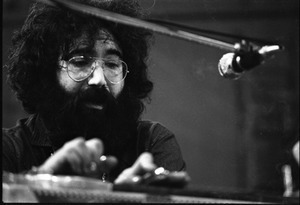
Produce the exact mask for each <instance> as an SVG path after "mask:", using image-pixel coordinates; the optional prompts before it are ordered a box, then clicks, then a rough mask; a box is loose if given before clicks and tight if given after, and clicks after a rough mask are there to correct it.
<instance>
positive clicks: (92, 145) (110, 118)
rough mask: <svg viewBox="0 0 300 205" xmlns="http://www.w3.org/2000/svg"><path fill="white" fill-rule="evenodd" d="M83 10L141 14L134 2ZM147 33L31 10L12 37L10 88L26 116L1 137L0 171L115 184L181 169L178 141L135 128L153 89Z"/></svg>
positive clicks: (142, 124) (41, 7)
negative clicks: (159, 169) (158, 171)
mask: <svg viewBox="0 0 300 205" xmlns="http://www.w3.org/2000/svg"><path fill="white" fill-rule="evenodd" d="M83 3H85V4H88V5H92V6H94V7H98V8H102V9H106V10H109V11H113V12H117V13H121V14H124V15H129V16H132V17H137V18H140V17H141V16H142V13H141V9H140V7H139V5H138V4H137V2H136V1H132V0H109V1H107V0H105V1H101V0H99V1H95V0H94V1H93V0H90V1H83ZM151 35H152V34H151V33H150V32H148V31H145V30H143V29H137V28H132V27H127V26H123V25H119V24H116V23H112V22H108V21H105V20H101V19H96V18H93V17H91V16H86V15H82V14H78V13H73V12H70V11H66V10H62V9H60V8H57V7H52V6H48V5H45V4H42V3H35V4H34V5H33V7H32V8H31V9H30V11H29V15H28V17H27V19H26V21H25V23H24V25H23V27H22V28H21V29H20V31H18V32H17V33H16V34H15V35H14V37H13V47H12V49H11V52H10V56H9V59H10V61H9V64H8V73H9V75H8V80H9V83H10V85H11V87H12V88H13V90H14V91H15V93H16V95H17V97H18V99H19V100H20V101H21V102H22V105H23V107H24V109H25V110H26V111H27V112H28V113H29V114H31V116H30V117H29V118H28V119H22V120H20V121H19V122H18V124H17V125H16V126H15V127H13V128H10V129H3V134H2V135H3V138H2V140H3V142H2V146H3V149H2V150H3V155H2V156H3V157H2V160H3V165H2V166H3V170H5V171H9V172H14V173H20V172H23V173H26V172H28V171H29V172H31V173H33V172H34V173H51V174H70V175H71V174H74V175H81V176H90V177H97V178H102V179H103V180H108V181H112V182H113V181H115V182H117V183H118V182H124V181H126V180H131V179H133V178H134V177H141V176H142V174H144V173H145V172H148V171H153V170H154V169H155V168H156V167H160V166H161V167H164V168H165V169H167V170H170V171H183V170H185V163H184V161H183V159H182V156H181V152H180V148H179V146H178V144H177V142H176V139H175V137H174V135H173V134H172V133H171V132H170V131H168V130H167V129H166V128H165V127H163V126H162V125H161V124H159V123H154V122H151V121H141V120H140V116H141V113H142V112H143V110H144V104H143V102H144V100H145V99H149V94H150V92H151V90H152V87H153V84H152V82H151V81H149V79H148V78H147V65H146V60H147V56H148V41H149V40H150V39H151ZM102 155H106V156H114V157H115V158H116V159H117V161H118V163H117V165H116V166H115V164H116V162H115V161H116V160H115V158H114V157H108V158H107V160H106V165H103V163H101V160H99V158H101V156H102ZM102 158H103V156H102ZM99 167H102V168H101V169H100V170H99ZM112 167H114V168H112ZM135 179H136V178H135Z"/></svg>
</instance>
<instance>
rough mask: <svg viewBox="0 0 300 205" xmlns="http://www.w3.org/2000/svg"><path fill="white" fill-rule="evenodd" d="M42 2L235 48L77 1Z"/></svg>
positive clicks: (179, 36)
mask: <svg viewBox="0 0 300 205" xmlns="http://www.w3.org/2000/svg"><path fill="white" fill-rule="evenodd" d="M39 1H40V2H42V3H45V4H48V5H52V6H57V7H63V8H67V9H70V10H73V11H77V12H80V13H84V14H88V15H91V16H94V17H97V18H101V19H105V20H107V21H112V22H115V23H120V24H124V25H128V26H133V27H137V28H143V29H147V30H150V31H153V32H156V33H160V34H163V35H167V36H171V37H175V38H179V39H183V40H187V41H192V42H195V43H199V44H203V45H208V46H212V47H217V48H220V49H223V50H226V51H231V52H233V51H234V50H235V48H234V45H233V44H230V43H226V42H223V41H219V40H216V39H212V38H208V37H204V36H200V35H196V34H193V33H190V32H187V31H183V30H174V29H170V28H168V27H164V26H161V25H158V24H154V23H150V22H147V21H144V20H141V19H137V18H133V17H129V16H125V15H122V14H118V13H114V12H110V11H106V10H103V9H99V8H95V7H92V6H88V5H84V4H80V3H77V2H71V1H69V0H63V1H62V0H39Z"/></svg>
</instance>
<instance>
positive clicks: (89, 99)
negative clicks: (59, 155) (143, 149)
mask: <svg viewBox="0 0 300 205" xmlns="http://www.w3.org/2000/svg"><path fill="white" fill-rule="evenodd" d="M53 92H54V93H52V97H51V99H52V100H51V101H50V102H49V101H48V103H47V109H45V110H47V111H46V112H43V113H44V115H43V119H44V122H45V125H46V127H47V128H48V129H49V130H50V132H51V135H50V138H51V139H50V140H51V142H52V144H53V146H54V147H55V148H56V149H58V148H60V147H61V146H62V145H63V144H64V143H66V142H68V141H70V140H72V139H74V138H76V137H84V138H85V139H86V140H88V139H91V138H99V139H101V140H102V142H103V143H104V147H105V150H106V152H107V153H108V154H109V153H111V152H112V153H113V152H114V150H116V149H118V147H122V146H123V145H122V144H123V142H124V143H125V140H126V137H125V136H126V133H122V138H121V137H120V136H121V134H120V132H123V131H125V132H127V131H128V127H126V126H127V125H128V122H126V116H125V114H124V112H123V111H124V108H123V107H122V103H119V102H118V99H116V98H115V97H113V96H112V95H111V94H110V92H109V91H108V90H107V89H106V88H105V87H101V88H99V87H90V88H87V89H86V90H81V91H79V92H78V93H76V94H74V95H73V94H72V95H71V94H67V93H66V92H65V91H63V90H62V89H61V88H58V89H56V90H55V91H53Z"/></svg>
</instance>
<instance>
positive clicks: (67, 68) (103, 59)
mask: <svg viewBox="0 0 300 205" xmlns="http://www.w3.org/2000/svg"><path fill="white" fill-rule="evenodd" d="M78 57H81V58H90V59H93V63H92V65H94V64H95V63H96V62H101V68H102V70H104V68H103V65H102V64H103V62H105V60H108V59H106V58H97V57H92V56H88V57H87V56H73V57H72V58H70V59H69V60H62V59H61V60H60V61H64V62H66V63H67V65H66V67H64V66H63V65H61V64H60V68H62V69H65V70H67V74H68V76H69V77H70V78H71V79H72V80H73V81H75V82H82V81H84V80H86V79H87V78H88V77H90V76H91V75H92V74H93V73H94V71H95V70H96V66H91V67H93V68H92V69H91V72H90V74H88V75H87V76H86V77H84V78H83V79H81V80H76V79H74V78H73V77H71V75H70V74H69V64H70V61H71V60H73V59H75V58H78ZM110 60H111V59H110ZM118 61H119V62H121V63H123V64H124V65H125V66H126V70H125V73H124V72H123V71H122V75H123V78H122V79H121V80H120V81H118V82H112V81H111V80H109V79H108V78H107V77H106V76H105V75H104V76H105V78H106V79H107V80H108V81H109V82H110V83H111V84H114V85H116V84H119V83H121V82H122V81H124V80H125V78H126V77H127V74H128V73H129V70H128V65H127V63H126V62H125V61H123V60H118ZM120 74H121V73H120Z"/></svg>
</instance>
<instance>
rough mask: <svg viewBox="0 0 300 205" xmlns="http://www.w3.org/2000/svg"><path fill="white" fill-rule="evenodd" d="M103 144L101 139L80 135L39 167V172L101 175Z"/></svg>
mask: <svg viewBox="0 0 300 205" xmlns="http://www.w3.org/2000/svg"><path fill="white" fill-rule="evenodd" d="M103 151H104V148H103V144H102V142H101V141H100V140H99V139H90V140H87V141H85V140H84V138H82V137H78V138H75V139H74V140H71V141H69V142H67V143H66V144H65V145H64V146H63V147H62V148H61V149H59V150H58V151H57V152H56V153H55V154H54V155H52V156H51V157H50V158H49V159H48V160H47V161H46V162H45V163H44V164H42V165H41V166H40V167H39V169H38V170H39V173H48V174H72V175H79V176H89V177H97V178H98V177H100V176H97V175H99V174H100V172H99V170H98V167H100V166H99V163H100V160H99V159H100V157H101V155H102V154H103Z"/></svg>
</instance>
